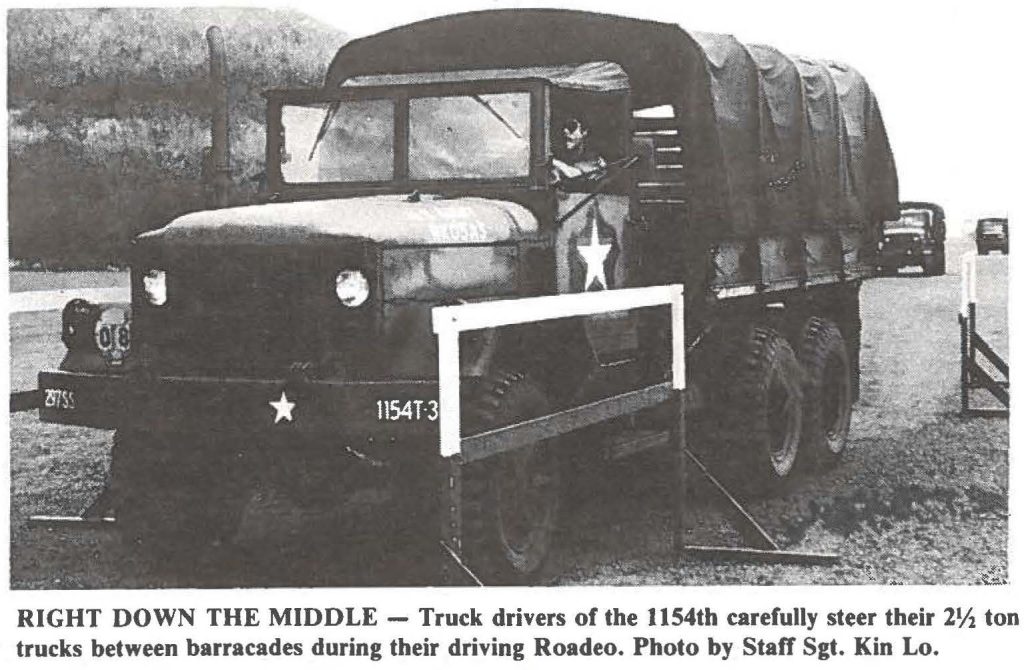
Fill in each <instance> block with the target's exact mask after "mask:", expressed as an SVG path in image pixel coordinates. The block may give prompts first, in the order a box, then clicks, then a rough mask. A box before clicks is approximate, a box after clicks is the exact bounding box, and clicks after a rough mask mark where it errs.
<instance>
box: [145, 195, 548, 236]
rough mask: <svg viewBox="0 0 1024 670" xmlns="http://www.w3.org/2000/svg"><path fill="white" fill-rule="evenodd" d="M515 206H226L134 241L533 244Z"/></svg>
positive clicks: (531, 222)
mask: <svg viewBox="0 0 1024 670" xmlns="http://www.w3.org/2000/svg"><path fill="white" fill-rule="evenodd" d="M536 233H537V219H536V218H535V217H534V216H533V214H531V213H530V211H529V210H527V209H526V208H525V207H522V206H521V205H517V204H515V203H512V202H506V201H503V200H489V199H485V198H453V199H437V200H434V199H428V198H424V199H423V200H420V201H410V199H409V196H407V195H379V196H369V197H362V198H346V199H334V200H311V201H303V202H288V203H272V204H266V205H252V206H248V207H230V208H227V209H216V210H209V211H202V212H193V213H191V214H185V215H184V216H180V217H178V218H177V219H175V220H174V221H171V222H170V223H169V224H167V225H166V226H164V227H163V228H160V229H158V230H153V231H150V232H148V233H143V234H142V235H140V236H139V237H138V239H139V240H140V241H144V242H146V243H156V244H168V245H178V244H181V245H189V246H191V245H235V244H237V245H253V244H256V245H263V244H265V245H289V244H302V243H308V242H315V241H319V240H324V239H337V238H361V239H366V240H371V241H373V242H379V243H383V244H394V245H403V244H434V245H441V244H467V243H469V244H472V243H481V244H486V243H494V242H506V241H512V240H518V239H522V238H525V237H532V236H534V235H536Z"/></svg>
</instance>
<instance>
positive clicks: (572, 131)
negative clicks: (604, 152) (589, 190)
mask: <svg viewBox="0 0 1024 670" xmlns="http://www.w3.org/2000/svg"><path fill="white" fill-rule="evenodd" d="M589 137H590V129H589V128H587V127H586V125H584V123H583V122H582V121H580V120H579V119H577V118H570V119H567V120H566V122H565V123H563V124H562V143H561V146H560V147H559V148H557V149H556V150H555V156H554V158H552V159H551V166H552V173H553V174H552V176H553V177H554V181H555V182H556V183H557V182H560V181H562V180H564V179H577V178H580V177H586V178H588V179H593V178H597V177H600V176H601V175H602V174H603V173H604V170H605V168H606V167H607V166H608V163H607V162H606V161H605V160H604V158H602V157H601V155H600V154H598V152H597V151H595V150H594V149H592V148H591V147H590V146H589V143H588V138H589Z"/></svg>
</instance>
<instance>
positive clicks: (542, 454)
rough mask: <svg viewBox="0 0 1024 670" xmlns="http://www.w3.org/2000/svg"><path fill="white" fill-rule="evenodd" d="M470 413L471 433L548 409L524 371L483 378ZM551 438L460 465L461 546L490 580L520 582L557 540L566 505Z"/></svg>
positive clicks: (535, 570)
mask: <svg viewBox="0 0 1024 670" xmlns="http://www.w3.org/2000/svg"><path fill="white" fill-rule="evenodd" d="M480 389H481V390H480V393H478V394H477V395H476V397H475V398H474V399H473V401H472V403H471V405H470V407H469V412H468V415H467V419H468V421H469V423H470V426H471V429H470V430H471V431H472V432H480V431H483V430H487V429H491V428H498V427H502V426H507V425H511V424H513V423H516V422H517V421H521V420H523V419H529V418H534V417H537V416H541V415H544V414H546V413H548V412H549V411H550V405H549V403H548V401H547V397H546V395H545V394H544V393H543V391H541V390H540V388H539V387H537V386H536V385H534V384H533V383H532V382H531V381H530V380H528V379H526V377H525V376H524V375H521V374H506V375H499V376H496V377H490V378H487V379H485V380H484V381H483V382H482V384H481V386H480ZM558 456H559V455H558V454H557V453H556V449H555V444H554V443H553V441H552V440H548V441H544V442H539V443H536V444H531V445H528V446H525V447H520V448H517V449H514V450H512V451H508V452H505V453H503V454H500V455H498V456H493V457H491V458H487V459H485V460H483V461H479V462H476V463H470V464H468V465H467V466H465V468H464V470H463V483H462V486H463V488H462V491H463V500H464V509H463V547H464V553H465V555H466V558H467V559H468V562H469V566H470V568H471V569H473V570H475V571H477V572H478V574H479V575H480V577H481V578H482V579H483V580H484V581H485V583H488V582H489V583H504V584H517V583H524V582H528V581H531V580H532V579H534V578H535V577H536V576H537V574H538V573H539V572H540V570H541V568H542V567H543V565H544V563H545V561H546V560H547V558H548V555H549V554H550V552H551V549H552V546H553V544H554V538H555V534H556V530H557V525H558V517H559V511H560V505H561V486H560V484H561V482H560V475H559V461H558Z"/></svg>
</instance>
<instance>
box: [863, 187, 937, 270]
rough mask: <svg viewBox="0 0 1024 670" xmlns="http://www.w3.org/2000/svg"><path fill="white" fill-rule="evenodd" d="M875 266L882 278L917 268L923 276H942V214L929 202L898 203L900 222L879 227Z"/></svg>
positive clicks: (888, 222)
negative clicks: (901, 269) (910, 268)
mask: <svg viewBox="0 0 1024 670" xmlns="http://www.w3.org/2000/svg"><path fill="white" fill-rule="evenodd" d="M878 265H879V268H880V269H881V271H882V272H883V273H884V274H896V272H897V271H898V270H899V269H900V268H902V267H907V266H920V267H921V269H922V270H923V271H924V274H925V275H926V276H933V275H941V274H945V272H946V214H945V212H943V210H942V207H939V206H938V205H936V204H935V203H931V202H901V203H900V218H899V219H896V220H894V221H885V222H883V223H882V231H881V240H880V241H879V243H878Z"/></svg>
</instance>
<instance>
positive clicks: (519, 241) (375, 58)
mask: <svg viewBox="0 0 1024 670" xmlns="http://www.w3.org/2000/svg"><path fill="white" fill-rule="evenodd" d="M612 35H614V36H615V39H609V36H612ZM567 36H571V39H567ZM513 37H514V39H513ZM266 97H267V123H268V134H267V182H268V202H267V203H265V204H260V205H255V206H247V207H229V208H224V209H216V210H211V211H200V212H194V213H191V214H187V215H185V216H182V217H179V218H177V219H175V220H174V221H171V222H169V223H168V224H167V225H166V226H164V227H162V228H160V229H158V230H154V231H151V232H148V233H145V234H143V235H141V236H139V238H138V239H137V240H136V242H135V244H134V248H133V251H132V255H133V263H132V304H131V305H130V308H129V307H128V306H114V305H92V304H87V303H84V302H82V301H76V302H72V303H71V304H69V306H68V308H67V309H66V310H65V313H64V322H63V337H64V342H65V343H66V344H67V347H68V353H67V356H66V357H65V359H64V361H63V362H62V363H61V365H60V367H59V369H58V370H55V371H46V372H42V373H40V376H39V384H40V388H41V389H44V390H45V398H46V400H45V404H44V406H43V407H42V409H41V412H40V415H41V418H42V419H43V420H44V421H50V422H57V423H67V424H75V425H86V426H98V427H104V428H113V429H116V431H117V433H116V437H115V441H114V447H113V449H114V451H113V464H112V466H111V467H112V472H111V474H112V482H113V484H112V486H113V491H114V492H115V494H116V496H117V500H118V501H119V502H118V506H117V515H118V520H119V523H123V524H124V525H125V526H126V528H127V532H128V533H129V535H130V536H131V537H132V538H133V539H135V540H137V541H138V542H139V543H140V544H141V546H149V545H151V546H165V545H166V544H168V543H177V544H182V543H185V544H188V545H189V546H196V545H203V544H205V543H207V542H210V541H213V540H216V539H227V538H230V537H231V535H232V533H233V532H234V529H235V526H236V524H237V522H238V519H239V517H240V515H241V513H242V510H243V508H244V506H245V504H246V502H247V501H248V499H249V494H250V491H251V490H252V487H253V485H254V483H255V482H256V481H267V482H270V483H272V484H273V485H274V486H275V487H276V488H277V489H279V490H281V491H283V492H285V493H287V494H289V495H291V496H292V497H293V498H294V499H295V500H296V501H297V502H299V503H301V504H324V503H325V502H326V503H327V504H336V503H338V502H339V501H341V500H342V499H343V498H344V497H345V496H347V495H349V494H351V493H352V492H353V491H356V490H358V489H359V488H361V487H365V486H367V485H370V484H373V483H381V484H383V485H386V486H389V487H391V489H392V490H393V492H394V493H393V498H394V500H395V501H396V506H397V509H399V510H401V512H400V513H399V514H397V515H396V516H395V518H396V519H397V521H396V523H397V524H398V525H399V526H401V527H402V528H403V529H404V530H405V532H411V531H412V530H419V531H423V529H427V530H428V531H430V532H431V533H433V532H434V529H435V528H437V526H436V525H434V523H435V522H427V521H424V519H425V518H426V519H430V518H431V517H430V514H431V513H432V512H436V504H437V500H438V496H437V489H438V481H440V478H441V476H442V475H441V473H442V470H441V463H440V458H439V457H438V453H437V434H438V433H437V424H436V420H437V418H438V414H439V411H443V409H444V408H439V407H438V403H437V347H436V344H435V339H434V337H433V334H432V332H431V326H430V314H431V312H430V310H431V308H432V307H434V306H437V305H445V304H453V303H460V302H467V301H468V302H472V301H480V300H495V299H506V298H516V297H527V296H540V295H548V294H573V293H582V292H592V291H606V290H608V291H610V290H614V289H620V288H625V287H640V286H655V285H662V284H668V283H684V284H685V287H686V341H687V349H688V354H687V357H688V365H687V375H688V381H687V407H688V409H689V412H690V418H691V419H692V421H691V422H690V425H691V426H693V427H694V429H695V430H699V431H702V432H701V433H700V434H701V437H700V439H694V440H693V441H694V443H700V444H702V445H703V446H704V447H705V454H706V456H707V458H708V459H710V461H711V462H712V463H713V465H714V467H715V468H716V470H717V471H718V472H719V473H721V474H722V476H723V478H725V479H726V480H727V481H729V482H732V483H733V484H736V485H738V486H743V487H745V488H746V489H748V490H749V489H764V488H770V487H772V486H776V485H778V484H780V483H783V482H785V481H787V480H788V479H789V478H790V477H791V475H792V474H793V473H794V472H795V471H796V470H797V469H798V468H799V467H801V466H803V465H808V466H809V465H825V464H830V463H833V462H835V461H836V459H838V458H839V457H840V456H841V455H842V453H843V450H844V448H845V444H846V441H847V435H848V432H849V428H850V413H851V406H852V404H853V402H854V400H855V398H856V397H857V394H858V382H859V351H860V331H861V323H860V311H859V290H860V285H861V282H862V280H863V279H864V278H866V277H869V276H871V275H872V274H873V272H874V269H875V266H876V258H875V256H876V251H877V244H878V239H877V234H878V230H879V226H880V224H881V222H883V221H886V220H891V219H894V218H896V217H898V215H899V209H898V197H897V184H896V172H895V167H894V163H893V160H892V155H891V152H890V148H889V144H888V140H887V138H886V134H885V129H884V125H883V123H882V119H881V116H880V114H879V111H878V107H877V105H876V103H875V98H874V96H873V95H872V93H871V91H870V89H869V88H868V86H867V84H866V82H865V81H864V79H863V78H862V77H861V76H860V75H859V74H858V73H857V72H856V71H855V70H853V69H852V68H850V67H847V66H845V65H841V64H838V63H833V62H826V61H814V60H808V59H804V58H792V57H788V56H785V55H784V54H782V53H780V52H779V51H777V50H775V49H772V48H770V47H764V46H748V45H743V44H741V43H740V42H738V41H737V40H736V39H735V38H733V37H731V36H726V35H711V34H703V33H687V32H685V31H683V30H682V29H681V28H679V27H677V26H675V25H669V24H662V23H655V22H650V21H641V20H635V19H627V18H620V17H614V16H607V15H598V14H589V13H583V12H575V11H562V10H508V11H506V10H498V11H485V12H476V13H471V14H462V15H455V16H449V17H444V18H440V19H434V20H430V21H424V22H420V23H415V24H412V25H409V26H405V27H402V28H397V29H394V30H389V31H386V32H384V33H381V34H379V35H374V36H371V37H366V38H363V39H358V40H354V41H352V42H350V43H349V44H347V45H345V46H343V47H342V48H341V49H340V50H339V51H338V53H337V56H336V57H335V58H334V60H333V62H332V63H331V65H330V68H329V70H328V73H327V75H326V79H325V80H324V83H323V85H322V86H321V87H318V88H312V89H301V90H274V91H269V92H268V93H267V96H266ZM572 121H577V122H579V123H580V124H581V126H584V127H585V129H586V132H584V131H581V130H578V129H577V128H578V127H577V126H576V125H574V124H573V123H571V122H572ZM570 134H575V135H581V136H582V135H586V137H587V139H588V141H589V151H590V154H591V155H590V158H591V159H592V162H593V163H595V164H596V165H597V167H596V168H594V169H592V170H584V169H582V168H580V174H579V175H576V176H568V177H567V176H565V175H564V174H563V175H560V174H556V172H557V170H556V169H555V168H557V165H556V164H555V162H554V160H555V159H559V153H558V152H559V151H560V148H563V149H564V147H561V145H562V144H564V143H566V140H567V137H568V136H569V135H570ZM854 145H855V146H854ZM215 153H216V152H215ZM668 331H669V320H668V316H667V315H665V314H663V313H662V312H661V311H658V310H641V311H635V312H629V313H616V314H611V315H605V316H601V317H586V318H575V319H565V320H561V321H552V322H546V323H544V324H538V325H533V326H531V325H526V326H521V327H515V328H510V329H505V330H492V331H481V332H480V333H478V334H477V335H475V336H473V337H469V336H465V337H464V341H463V346H462V350H463V357H462V359H461V363H462V376H463V387H464V388H465V389H467V390H466V392H465V393H464V398H463V408H462V415H463V416H464V417H465V421H464V422H465V424H466V433H472V432H474V431H476V432H479V431H482V430H487V429H488V428H493V427H495V426H501V425H505V424H508V423H511V422H515V421H520V420H525V419H529V418H531V417H536V416H539V415H542V414H545V413H551V412H554V411H556V410H559V409H563V408H571V407H576V406H579V405H581V404H584V403H587V402H591V401H593V400H595V399H600V398H605V397H608V396H611V395H614V394H616V393H621V392H624V391H628V390H629V389H635V388H638V387H640V386H643V385H645V384H651V383H656V382H659V381H661V380H664V379H666V375H667V374H668V366H669V358H670V357H669V354H668ZM670 423H671V417H669V416H666V414H665V413H662V412H659V411H657V410H655V411H644V412H641V413H637V414H636V415H635V416H632V417H628V419H627V420H619V421H615V422H613V423H612V424H611V425H604V426H602V427H601V429H600V430H591V431H588V432H585V433H583V434H578V435H576V438H577V439H575V440H572V441H568V440H566V439H565V436H562V437H560V438H559V437H556V438H555V439H552V440H547V441H544V442H540V443H536V444H533V445H531V446H528V447H526V448H523V449H520V450H518V451H516V452H510V453H508V454H503V455H502V456H500V457H496V458H494V459H489V460H488V461H482V462H480V463H477V464H474V465H476V466H479V467H473V468H468V469H467V470H466V473H465V479H464V480H463V483H462V495H463V497H464V498H465V499H466V500H467V503H466V507H465V510H464V512H463V513H462V518H461V523H462V533H463V535H464V537H465V544H464V551H465V553H466V555H467V557H468V560H469V561H470V563H471V565H473V566H475V569H476V570H477V571H478V572H479V573H480V574H484V575H487V576H488V578H489V579H491V580H497V581H522V580H525V579H529V578H531V577H532V576H534V575H535V574H536V573H537V571H538V570H539V568H540V566H541V565H542V563H543V562H544V560H545V558H546V557H547V555H548V554H549V551H550V548H551V546H552V543H553V542H554V538H555V530H556V528H557V525H558V518H559V513H560V504H559V503H560V497H561V491H562V489H563V488H564V487H565V486H566V484H567V483H568V481H569V480H570V479H571V478H573V477H575V476H576V475H577V472H578V467H577V466H579V465H580V464H581V463H582V464H586V463H588V462H590V461H595V460H598V459H601V458H608V459H617V458H620V457H625V456H627V455H630V454H632V453H635V452H637V451H640V450H642V449H646V448H651V447H655V446H659V445H664V444H666V443H667V438H668V435H669V434H670V429H669V427H668V426H669V424H670ZM661 438H663V439H661ZM567 442H571V443H570V444H567ZM569 464H571V465H569ZM382 529H385V526H384V525H383V524H382Z"/></svg>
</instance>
